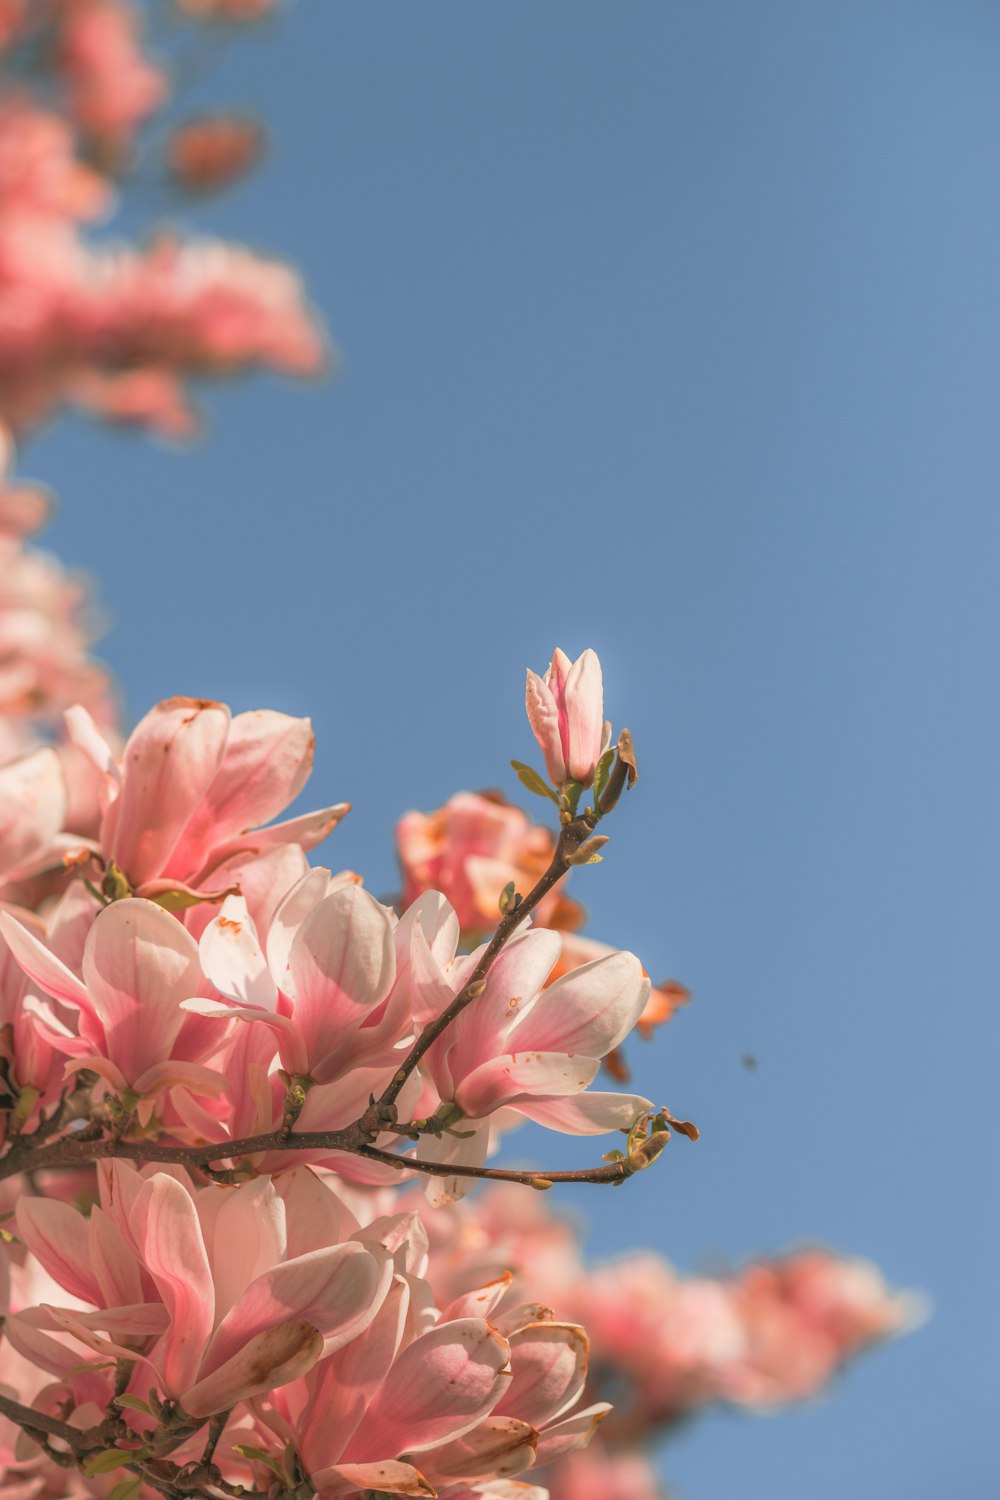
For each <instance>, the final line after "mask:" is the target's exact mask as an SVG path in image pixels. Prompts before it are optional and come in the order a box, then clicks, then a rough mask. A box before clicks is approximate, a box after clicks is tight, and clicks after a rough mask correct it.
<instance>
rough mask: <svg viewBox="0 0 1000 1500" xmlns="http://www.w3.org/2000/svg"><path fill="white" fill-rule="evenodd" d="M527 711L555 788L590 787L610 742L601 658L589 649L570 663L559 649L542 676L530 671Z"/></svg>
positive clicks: (526, 698) (526, 700)
mask: <svg viewBox="0 0 1000 1500" xmlns="http://www.w3.org/2000/svg"><path fill="white" fill-rule="evenodd" d="M525 707H526V708H527V712H528V722H529V723H530V724H531V728H532V730H533V732H534V736H535V739H536V740H537V741H538V743H539V746H540V747H541V751H542V754H543V755H544V756H545V767H546V770H547V771H548V773H549V779H550V781H551V782H552V785H553V786H557V787H561V786H563V785H565V783H566V782H567V781H578V782H579V783H580V785H581V786H585V787H587V786H591V785H592V784H593V780H594V770H595V768H596V766H597V762H598V761H599V760H600V758H601V755H602V754H603V752H604V751H605V749H606V748H607V745H608V742H609V741H610V739H611V726H610V724H605V722H604V685H603V681H602V677H601V663H600V661H599V660H598V658H597V653H596V652H594V651H590V650H587V651H585V652H584V653H583V655H582V656H579V657H577V659H576V661H575V662H571V661H570V659H569V657H568V656H567V655H566V653H565V652H564V651H560V650H559V649H558V647H557V648H556V650H555V652H554V653H553V656H552V661H551V664H550V666H549V668H548V671H547V672H546V673H545V676H544V677H539V676H538V675H537V674H536V673H535V672H532V671H529V672H528V685H527V690H526V695H525Z"/></svg>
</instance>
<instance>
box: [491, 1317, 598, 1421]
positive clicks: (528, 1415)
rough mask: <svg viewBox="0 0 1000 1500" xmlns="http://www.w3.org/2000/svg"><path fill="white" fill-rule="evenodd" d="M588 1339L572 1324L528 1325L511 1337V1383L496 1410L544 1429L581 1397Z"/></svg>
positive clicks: (585, 1373)
mask: <svg viewBox="0 0 1000 1500" xmlns="http://www.w3.org/2000/svg"><path fill="white" fill-rule="evenodd" d="M589 1352H590V1341H589V1340H588V1338H587V1335H586V1334H585V1333H584V1331H583V1329H582V1328H580V1327H578V1326H577V1325H576V1324H575V1323H533V1324H529V1326H528V1327H527V1328H521V1329H519V1330H518V1331H517V1333H514V1334H511V1336H510V1367H511V1369H512V1370H513V1372H514V1375H513V1379H512V1380H511V1382H510V1385H509V1386H508V1387H507V1390H506V1391H505V1392H504V1396H503V1399H502V1400H501V1402H500V1403H499V1405H498V1407H497V1411H498V1412H505V1413H507V1414H508V1415H510V1416H517V1417H520V1418H521V1419H522V1420H523V1421H525V1422H530V1423H531V1424H532V1426H534V1427H543V1426H545V1425H546V1424H547V1423H548V1422H552V1421H554V1420H555V1419H556V1418H557V1417H561V1416H562V1415H563V1413H564V1412H566V1411H568V1410H569V1408H570V1407H571V1406H574V1405H575V1404H576V1402H577V1401H578V1400H579V1399H580V1395H581V1392H582V1391H583V1383H584V1381H585V1380H586V1378H587V1359H588V1356H589Z"/></svg>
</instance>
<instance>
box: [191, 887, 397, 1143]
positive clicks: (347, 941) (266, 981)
mask: <svg viewBox="0 0 1000 1500" xmlns="http://www.w3.org/2000/svg"><path fill="white" fill-rule="evenodd" d="M395 925H396V922H395V917H394V916H393V914H392V912H390V911H389V909H388V908H387V907H384V906H382V905H380V903H379V902H378V901H376V900H375V899H374V897H372V896H370V895H369V894H368V892H367V891H366V890H364V889H363V888H362V887H361V886H360V885H358V884H356V883H355V881H354V880H353V879H352V878H351V877H350V876H347V877H339V878H338V879H337V880H336V881H331V879H330V876H329V872H328V871H326V870H313V871H311V872H310V874H308V875H307V876H306V877H305V878H304V879H303V880H301V881H300V882H299V884H298V885H296V886H295V887H293V889H292V890H291V891H290V892H289V893H288V895H287V896H286V897H285V900H284V901H283V902H282V904H281V906H280V907H279V908H278V910H277V912H276V913H275V917H274V920H273V922H272V924H271V930H270V933H269V935H268V938H267V951H266V953H265V951H264V949H263V948H262V947H261V943H260V940H259V938H258V934H257V930H256V927H255V925H254V923H253V920H252V918H251V917H250V914H249V912H248V910H247V907H246V904H245V903H244V902H243V901H242V900H241V899H240V898H238V897H228V898H227V900H226V901H225V903H224V904H223V907H222V909H221V911H220V913H219V916H218V917H217V918H216V919H215V920H214V921H212V922H210V923H209V924H208V926H207V927H206V928H205V931H204V933H203V934H202V939H201V955H202V965H203V967H204V971H205V973H206V975H207V976H208V978H209V979H210V980H211V982H212V984H213V985H214V986H215V988H216V990H218V991H219V992H220V995H221V996H224V997H225V999H223V1000H221V1001H214V1000H190V1001H188V1002H187V1003H186V1006H185V1009H187V1010H192V1011H197V1012H198V1013H199V1014H200V1015H203V1016H213V1017H221V1018H222V1019H238V1020H244V1021H251V1022H252V1021H260V1022H264V1023H266V1024H267V1025H268V1026H270V1027H272V1028H274V1030H275V1032H276V1036H277V1046H278V1052H279V1056H280V1057H281V1061H282V1066H283V1067H284V1068H285V1069H286V1071H287V1072H289V1073H291V1074H294V1075H298V1076H301V1077H306V1078H309V1079H311V1080H313V1081H314V1082H315V1083H320V1084H322V1083H331V1082H333V1081H334V1080H338V1079H344V1078H345V1077H346V1076H347V1075H348V1074H352V1073H353V1074H356V1073H357V1072H358V1070H359V1069H361V1068H375V1069H377V1068H378V1067H379V1066H380V1065H381V1067H382V1068H383V1069H385V1070H387V1071H386V1081H388V1073H391V1071H392V1067H393V1063H394V1058H393V1049H394V1048H395V1046H396V1044H397V1043H398V1042H399V1040H400V1038H401V1037H402V1036H404V1035H405V1034H406V1033H407V1032H408V1031H409V1029H410V1025H411V1022H410V1013H409V1009H408V1006H407V1003H406V998H407V997H406V995H405V994H404V993H403V991H402V990H400V989H398V988H396V987H395V985H394V981H395V977H396V953H395V941H394V930H395ZM362 1087H363V1089H366V1088H368V1080H367V1079H363V1080H362ZM369 1091H370V1090H369ZM341 1099H342V1106H343V1107H344V1108H345V1109H346V1110H347V1111H350V1110H351V1109H352V1108H354V1106H355V1105H356V1104H358V1103H360V1104H361V1108H362V1109H363V1103H364V1100H366V1099H367V1093H364V1095H363V1099H355V1097H354V1094H353V1091H348V1092H347V1093H346V1094H344V1092H343V1090H342V1091H341ZM306 1102H307V1104H308V1100H307V1101H306ZM356 1113H360V1110H356ZM306 1118H309V1117H306ZM348 1118H351V1116H350V1115H349V1114H348ZM341 1123H343V1124H346V1123H347V1118H345V1119H344V1120H343V1121H342V1122H341ZM332 1124H333V1122H332V1121H329V1122H328V1127H331V1126H332Z"/></svg>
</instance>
